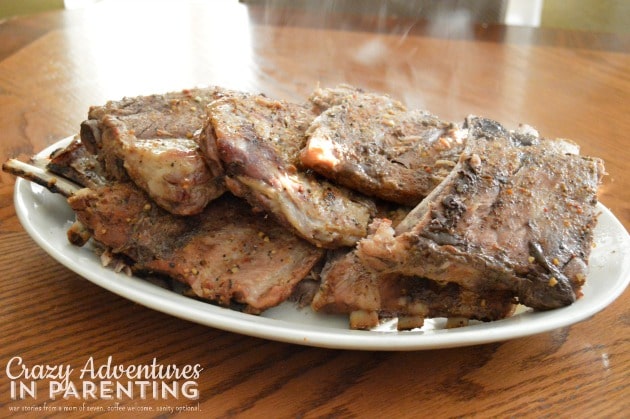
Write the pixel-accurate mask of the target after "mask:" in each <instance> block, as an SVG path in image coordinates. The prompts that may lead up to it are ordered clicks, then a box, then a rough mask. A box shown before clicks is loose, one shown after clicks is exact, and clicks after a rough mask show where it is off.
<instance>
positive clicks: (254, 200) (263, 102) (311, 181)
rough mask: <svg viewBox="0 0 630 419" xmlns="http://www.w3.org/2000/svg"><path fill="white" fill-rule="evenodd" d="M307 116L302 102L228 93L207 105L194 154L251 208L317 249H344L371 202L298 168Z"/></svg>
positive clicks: (363, 227) (360, 228) (363, 225)
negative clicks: (220, 171) (216, 167)
mask: <svg viewBox="0 0 630 419" xmlns="http://www.w3.org/2000/svg"><path fill="white" fill-rule="evenodd" d="M314 117H315V115H314V114H313V113H312V112H311V110H309V109H308V108H307V107H305V106H303V105H298V104H292V103H288V102H284V101H277V100H272V99H268V98H266V97H264V96H260V95H258V96H254V95H239V96H236V95H235V96H228V97H225V98H222V99H219V100H217V101H215V102H213V103H212V104H210V106H209V107H208V124H207V126H206V127H205V129H204V131H203V132H202V134H201V136H200V138H201V144H202V149H203V150H204V151H205V154H206V158H207V159H208V160H209V161H214V162H217V161H220V162H221V163H222V164H223V167H224V168H225V171H226V176H227V177H226V184H227V186H228V188H229V189H230V191H231V192H232V193H234V194H235V195H237V196H240V197H244V198H245V199H247V201H248V202H249V203H250V204H251V205H252V206H254V207H255V208H258V209H260V210H263V211H265V212H266V213H268V214H270V215H272V216H274V217H275V218H276V220H278V221H279V222H280V223H282V224H283V225H285V226H287V227H289V228H291V229H292V230H293V231H294V232H295V233H296V234H298V235H299V236H300V237H303V238H305V239H306V240H308V241H310V242H311V243H313V244H315V245H317V246H321V247H325V248H334V247H339V246H352V245H354V244H355V243H356V242H357V241H358V240H359V239H360V238H362V237H364V236H365V235H366V232H367V225H368V222H369V220H370V217H371V215H372V214H373V211H374V204H373V202H372V201H371V200H369V199H367V198H365V197H362V196H359V195H357V194H355V193H353V192H351V191H349V190H347V189H344V188H340V187H337V186H335V185H334V184H332V183H330V182H327V181H325V180H322V179H320V178H318V177H316V176H315V175H313V174H311V173H309V172H306V171H303V170H301V169H300V167H299V159H298V154H299V150H300V149H301V148H302V147H303V146H304V144H305V141H306V139H305V136H304V134H305V132H306V129H307V127H308V126H309V125H310V123H311V122H312V121H313V119H314Z"/></svg>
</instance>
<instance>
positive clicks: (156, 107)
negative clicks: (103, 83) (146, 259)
mask: <svg viewBox="0 0 630 419" xmlns="http://www.w3.org/2000/svg"><path fill="white" fill-rule="evenodd" d="M228 94H230V92H229V91H226V90H224V89H220V88H208V89H194V90H185V91H182V92H177V93H167V94H164V95H152V96H140V97H135V98H125V99H123V100H121V101H115V102H108V103H107V104H106V105H105V106H102V107H92V108H91V109H90V112H89V114H88V120H87V121H85V122H84V123H83V124H82V127H81V139H82V141H83V143H84V144H85V146H86V148H87V149H88V150H89V151H90V152H92V153H93V154H96V155H98V157H99V160H100V161H102V162H103V166H104V168H105V171H106V172H107V174H108V176H109V177H111V178H113V179H115V180H119V181H126V180H128V179H131V180H133V181H134V182H135V183H136V184H137V185H138V186H139V187H140V188H142V189H143V190H144V191H146V192H147V193H148V194H149V196H151V198H153V199H154V200H155V201H156V203H157V204H158V205H160V206H161V207H163V208H164V209H166V210H168V211H169V212H172V213H173V214H178V215H191V214H197V213H199V212H201V211H202V210H203V208H204V207H205V206H206V205H207V204H208V202H210V201H211V200H213V199H215V198H217V197H219V196H220V195H221V194H222V193H223V192H224V191H225V185H224V183H223V179H222V175H223V170H222V168H221V167H220V166H208V165H207V164H206V161H205V159H204V158H203V155H202V154H201V152H200V150H199V148H198V145H197V142H196V139H195V138H194V135H195V132H197V131H199V130H200V129H201V128H202V127H203V124H204V119H205V115H206V114H205V107H206V105H207V104H208V103H210V102H211V101H213V100H215V99H217V98H219V97H222V96H224V95H228Z"/></svg>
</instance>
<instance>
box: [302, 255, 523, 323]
mask: <svg viewBox="0 0 630 419" xmlns="http://www.w3.org/2000/svg"><path fill="white" fill-rule="evenodd" d="M320 276H321V286H320V288H319V290H318V291H317V293H316V294H315V297H314V298H313V302H312V303H311V307H312V308H313V310H315V311H321V312H325V313H344V314H345V313H347V314H350V328H352V329H370V328H372V327H375V326H377V325H378V320H379V317H397V318H398V329H399V330H406V329H411V328H415V327H422V324H423V322H424V319H425V318H434V317H447V318H465V319H473V320H481V321H491V320H499V319H502V318H505V317H507V316H509V315H511V313H512V312H513V311H514V308H515V305H514V301H513V294H512V293H511V292H510V291H494V290H492V291H483V292H477V291H471V290H466V289H464V288H462V287H461V286H459V285H457V284H454V283H447V284H438V283H437V282H435V281H431V280H428V279H424V278H416V277H404V276H401V275H397V274H380V273H378V272H375V271H374V270H371V269H369V268H368V267H366V266H365V265H364V264H363V263H362V262H361V260H360V259H359V258H358V256H357V253H356V252H355V251H346V252H341V251H337V253H336V254H335V255H334V256H332V257H330V258H329V260H328V261H327V262H326V265H325V266H324V268H323V269H322V272H321V275H320Z"/></svg>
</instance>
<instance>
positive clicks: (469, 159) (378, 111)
mask: <svg viewBox="0 0 630 419" xmlns="http://www.w3.org/2000/svg"><path fill="white" fill-rule="evenodd" d="M33 165H34V166H38V167H39V170H36V169H37V168H36V167H33V168H32V170H30V169H29V166H26V167H25V165H24V164H23V163H20V162H17V161H14V160H10V161H8V162H7V163H5V164H4V165H3V169H4V170H6V171H9V172H12V173H14V174H16V175H18V176H22V177H25V178H27V179H30V180H33V181H37V182H38V183H40V184H43V185H46V186H47V187H50V188H51V190H54V191H55V192H59V191H61V190H60V188H59V185H57V186H55V185H56V184H57V182H56V181H51V179H57V177H63V178H64V179H69V180H71V181H72V182H74V186H73V185H70V186H69V187H67V188H65V189H64V190H63V191H62V193H63V194H64V195H66V196H67V197H68V203H69V205H70V207H71V208H72V210H73V211H74V212H75V214H76V222H75V223H74V224H73V226H72V227H71V228H70V230H69V232H68V237H69V238H70V240H71V242H72V243H73V244H76V245H78V246H81V245H84V244H85V243H86V242H87V241H88V240H92V242H93V243H95V244H96V245H97V246H96V247H97V248H98V249H100V250H99V251H100V252H101V253H102V256H103V255H106V256H107V257H103V260H104V261H105V262H106V263H107V264H112V263H113V264H116V266H118V267H119V268H120V267H121V266H123V267H124V269H126V270H128V271H129V272H130V273H133V274H135V275H137V276H154V275H160V276H164V277H167V278H169V279H170V280H173V281H176V282H177V283H181V284H183V286H184V288H185V289H184V291H183V292H184V293H186V294H187V295H190V296H191V297H194V298H198V299H202V300H205V301H208V302H211V303H213V304H217V305H221V306H225V307H230V308H232V309H235V310H240V311H244V312H246V313H251V314H258V313H261V312H263V311H264V310H267V309H269V308H271V307H275V306H277V305H279V304H280V303H282V302H283V301H287V300H293V301H299V304H301V305H307V306H310V307H311V308H312V309H313V310H314V311H318V312H322V313H336V314H345V315H348V316H349V326H350V328H352V329H371V328H374V327H376V326H378V324H379V322H381V321H382V320H383V319H392V318H394V319H397V327H398V329H399V330H409V329H414V328H418V327H422V325H423V322H424V320H425V319H429V318H435V317H446V318H449V319H451V323H452V324H466V322H467V321H468V320H480V321H484V322H486V321H493V320H499V319H502V318H506V317H509V316H510V315H512V314H513V313H514V310H515V309H516V307H517V305H519V304H521V305H525V306H527V307H530V308H532V309H534V310H551V309H555V308H559V307H564V306H567V305H570V304H572V303H574V302H575V301H576V300H577V299H579V298H580V297H581V295H582V291H581V290H582V286H583V285H584V282H585V280H586V277H587V273H588V261H589V254H590V249H591V247H592V242H593V229H594V227H595V225H596V223H597V210H596V204H597V189H598V185H599V183H600V181H601V177H602V176H603V173H604V166H603V162H602V161H601V160H600V159H597V158H594V157H587V156H581V155H580V154H579V148H578V146H577V145H576V144H575V143H572V142H570V141H567V140H556V139H548V138H544V137H541V136H540V135H539V134H538V133H537V132H536V130H534V129H533V128H531V127H528V126H522V127H519V128H517V129H516V130H509V129H507V128H505V127H503V126H502V125H501V124H500V123H498V122H496V121H492V120H489V119H486V118H483V117H476V116H469V117H467V118H466V119H465V120H464V121H463V122H461V124H458V123H455V122H449V121H443V120H441V119H439V117H437V116H435V115H432V114H431V113H430V112H428V111H426V110H418V109H411V110H410V109H407V108H406V106H405V105H404V104H402V103H401V102H399V101H397V100H395V99H394V98H391V97H389V96H387V95H386V94H380V93H375V92H366V91H363V90H361V89H358V88H355V87H352V86H347V85H342V86H337V87H334V88H318V89H316V90H315V91H314V92H313V94H312V95H311V96H310V97H308V98H306V99H305V100H304V102H302V103H292V102H287V101H284V100H276V99H272V98H269V97H267V96H265V95H263V94H254V93H246V92H236V91H231V90H227V89H223V88H219V87H211V88H199V89H190V90H184V91H181V92H171V93H166V94H156V95H151V96H140V97H133V98H124V99H122V100H119V101H111V102H108V103H107V104H105V105H103V106H93V107H91V108H90V110H89V112H88V119H87V120H86V121H84V122H83V123H82V124H81V127H80V135H78V136H77V137H76V138H75V139H74V140H73V141H72V142H71V143H70V144H69V145H68V146H67V147H64V148H62V149H60V150H57V151H55V152H54V153H53V154H52V155H51V156H50V158H48V159H45V161H42V160H41V159H37V160H36V161H34V162H33ZM42 166H45V170H41V167H42Z"/></svg>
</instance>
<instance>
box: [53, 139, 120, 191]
mask: <svg viewBox="0 0 630 419" xmlns="http://www.w3.org/2000/svg"><path fill="white" fill-rule="evenodd" d="M46 166H47V168H48V169H49V170H50V171H51V172H52V173H55V174H58V175H60V176H63V177H65V178H66V179H70V180H72V181H73V182H75V183H76V184H77V185H80V186H85V187H88V188H95V187H97V186H101V185H105V184H107V183H108V180H107V174H106V173H105V170H104V169H103V166H102V165H101V163H100V162H99V161H98V159H97V157H96V155H94V154H92V153H90V152H89V151H88V150H87V148H86V147H85V144H83V142H82V141H81V139H80V138H79V137H75V138H73V139H72V141H71V142H70V144H68V145H67V146H66V147H63V148H60V149H57V150H55V151H54V152H53V153H52V154H51V155H50V160H49V161H48V162H47V164H46Z"/></svg>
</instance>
